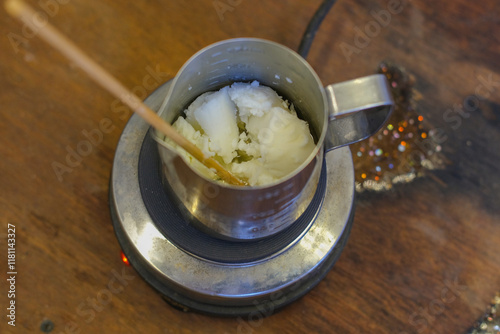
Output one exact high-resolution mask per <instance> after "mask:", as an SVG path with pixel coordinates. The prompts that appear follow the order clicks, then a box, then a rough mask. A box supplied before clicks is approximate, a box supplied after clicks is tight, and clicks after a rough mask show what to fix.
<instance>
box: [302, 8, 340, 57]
mask: <svg viewBox="0 0 500 334" xmlns="http://www.w3.org/2000/svg"><path fill="white" fill-rule="evenodd" d="M336 2H337V0H324V1H323V2H322V3H321V5H320V6H319V8H318V10H317V11H316V13H314V15H313V17H312V18H311V21H309V24H308V25H307V28H306V31H305V32H304V35H303V36H302V40H301V41H300V45H299V51H298V53H299V54H300V55H301V56H302V57H303V58H306V57H307V54H308V53H309V49H310V48H311V44H312V42H313V39H314V36H315V35H316V32H317V31H318V28H319V26H320V25H321V22H323V19H324V18H325V16H326V14H328V12H329V11H330V8H332V6H333V5H334V4H335V3H336Z"/></svg>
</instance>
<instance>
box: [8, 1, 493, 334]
mask: <svg viewBox="0 0 500 334" xmlns="http://www.w3.org/2000/svg"><path fill="white" fill-rule="evenodd" d="M29 3H31V4H32V5H33V6H34V7H36V8H37V9H38V10H40V11H42V12H43V13H46V16H47V17H49V19H50V21H51V22H52V23H53V24H54V25H55V26H57V27H59V28H60V29H61V30H62V31H63V32H64V33H65V34H67V35H69V36H71V38H72V39H73V40H74V41H75V42H76V43H77V44H78V45H80V46H81V47H82V48H83V49H84V50H85V51H86V52H88V53H89V54H90V55H91V56H92V57H94V58H95V59H96V60H97V61H98V62H99V63H100V64H102V65H103V66H104V67H105V68H107V69H108V70H109V71H110V72H111V73H112V74H113V75H115V76H116V77H117V78H118V79H119V80H121V81H122V82H123V83H124V84H125V85H126V86H127V87H129V88H133V89H134V91H135V92H136V93H137V94H139V95H141V96H143V97H145V96H146V95H148V94H150V93H151V92H152V91H153V90H154V89H155V88H156V87H158V86H159V85H161V84H162V83H163V82H165V81H167V80H168V79H169V78H172V77H173V76H174V75H175V73H176V71H177V70H178V69H179V68H180V67H181V66H182V64H183V63H184V62H185V61H186V60H187V59H188V58H189V57H190V56H191V55H192V54H193V53H195V52H196V51H197V50H199V49H200V48H202V47H204V46H206V45H208V44H210V43H212V42H216V41H219V40H222V39H227V38H232V37H241V36H254V37H261V38H266V39H270V40H273V41H277V42H279V43H282V44H284V45H286V46H289V47H291V48H293V49H296V48H297V47H298V45H299V42H300V37H301V35H302V33H303V31H304V29H305V26H306V25H307V23H308V20H309V19H310V17H311V16H312V14H313V13H314V11H315V9H316V8H317V6H318V5H319V4H320V1H319V0H316V1H305V0H297V1H273V2H267V1H261V0H258V1H246V0H236V1H235V0H231V1H230V0H220V1H211V0H210V1H208V0H205V1H196V2H195V1H144V0H139V1H108V0H105V1H95V0H91V1H82V0H72V1H66V0H65V1H63V0H41V1H40V2H38V1H34V0H30V1H29ZM382 10H384V11H385V13H386V14H387V13H389V14H390V17H389V16H387V15H386V16H383V14H380V13H381V11H382ZM374 13H375V14H374ZM377 13H378V14H377ZM381 15H382V16H381ZM0 16H1V22H2V24H1V25H0V36H2V38H1V39H0V44H1V50H2V52H1V53H0V105H1V106H2V107H1V113H2V118H3V121H2V122H1V123H0V124H1V125H0V129H1V130H0V135H1V139H2V145H1V148H0V152H1V153H0V156H1V160H2V162H1V164H0V182H1V183H0V188H1V189H2V191H1V196H0V209H1V212H2V215H1V222H2V225H1V231H0V235H1V241H0V244H1V245H2V246H1V247H0V249H2V255H1V259H2V260H1V263H2V266H1V277H2V279H1V283H0V290H1V293H0V294H1V296H2V297H1V298H0V302H1V307H0V308H1V309H2V310H3V311H2V320H1V323H0V332H1V333H38V332H42V331H41V325H42V323H43V322H44V321H46V320H48V319H49V320H50V321H51V322H52V323H53V324H54V328H53V330H52V332H53V333H398V334H401V333H464V332H465V331H466V330H467V329H468V328H469V327H470V326H471V325H472V324H473V323H474V321H475V320H476V319H477V318H479V317H480V316H481V315H482V313H483V311H484V310H485V308H486V306H487V304H488V303H489V302H490V300H491V298H492V297H493V296H494V294H495V292H496V291H498V290H499V288H500V275H499V272H500V270H499V269H500V256H499V254H500V224H499V220H500V205H499V200H500V195H499V194H500V168H499V166H500V150H499V146H498V143H499V142H500V62H499V55H500V21H499V17H500V4H499V3H498V1H495V0H485V1H482V2H473V1H472V2H471V1H464V0H447V1H440V2H430V1H427V2H425V1H421V0H413V1H409V0H408V1H405V2H402V3H398V1H396V0H392V1H382V0H375V1H368V0H357V1H344V0H342V1H339V2H338V3H337V4H336V5H335V6H334V7H333V9H332V11H331V12H330V13H329V15H328V16H327V17H326V19H325V21H324V23H323V25H322V26H321V29H320V30H319V32H318V34H317V36H316V39H315V41H314V44H313V47H312V49H311V52H310V55H309V57H308V60H309V62H310V63H311V64H312V66H313V67H314V68H315V69H316V71H317V72H318V73H319V75H320V77H321V79H322V80H323V82H324V83H325V84H326V83H333V82H340V81H343V80H347V79H352V78H355V77H359V76H363V75H367V74H371V73H373V72H374V71H375V69H376V67H377V65H378V64H379V63H380V61H382V60H385V59H388V60H391V61H393V62H394V63H396V64H398V65H400V66H402V67H404V68H406V70H407V72H408V73H410V74H411V75H413V77H414V78H415V86H414V87H415V90H416V91H418V92H419V94H420V95H421V98H420V99H419V100H418V101H417V104H416V109H417V111H418V113H419V114H421V115H423V116H424V117H425V118H426V120H428V122H429V126H431V127H432V128H435V129H442V131H443V134H444V135H446V140H445V141H444V142H443V143H442V147H443V149H442V154H443V155H444V156H445V157H446V160H447V162H448V163H447V164H446V166H445V168H444V169H441V170H437V171H433V172H432V173H431V174H432V177H422V178H419V179H417V180H415V181H414V182H411V183H409V184H404V185H398V186H396V187H394V188H393V189H392V190H390V191H387V192H382V193H378V194H372V193H366V192H365V193H363V194H361V195H359V196H358V201H357V203H358V204H357V209H356V216H355V221H354V227H353V230H352V234H351V236H350V239H349V242H348V244H347V246H346V248H345V250H344V252H343V254H342V256H341V257H340V260H339V261H338V262H337V264H336V265H335V266H334V268H333V269H332V270H331V272H330V273H329V274H328V275H327V277H326V278H325V279H324V280H323V281H322V282H321V283H320V284H319V285H318V286H317V287H316V288H315V289H313V290H312V291H311V292H310V293H309V294H307V295H306V296H305V297H304V298H302V299H300V300H299V301H297V302H295V303H293V304H292V305H290V306H288V307H286V308H285V309H284V310H283V311H282V312H279V313H278V314H275V315H273V316H271V317H269V318H265V319H261V318H256V319H245V318H239V319H228V318H217V317H209V316H204V315H200V314H196V313H183V312H181V311H178V310H176V309H174V308H172V307H170V306H169V305H167V304H166V303H165V302H164V300H163V299H162V298H161V297H160V296H159V295H158V294H157V293H156V292H155V291H154V290H153V289H152V288H151V287H150V286H149V285H148V284H146V283H145V282H144V281H143V280H142V279H141V278H140V277H139V276H138V275H137V273H136V272H135V271H134V269H133V268H132V267H126V266H124V265H123V263H122V262H121V258H120V247H119V245H118V242H117V240H116V238H115V235H114V232H113V228H112V225H111V218H110V212H109V207H108V190H109V188H108V182H109V177H110V171H111V166H112V162H113V154H114V151H115V148H116V145H117V143H118V139H119V136H120V133H121V130H122V129H123V128H124V126H125V124H126V122H127V119H128V118H129V116H130V113H129V112H128V111H127V110H126V109H124V108H123V106H122V105H121V104H120V103H119V102H118V101H117V100H115V98H114V97H112V96H110V95H109V94H108V93H106V92H105V91H103V90H102V89H100V88H98V87H96V86H95V85H94V84H93V82H91V81H90V79H88V78H87V76H86V75H85V74H83V73H82V72H81V71H80V70H79V69H77V68H75V66H74V65H73V64H71V63H70V62H68V61H66V60H65V59H64V58H63V57H62V56H61V55H60V54H58V53H57V52H56V51H54V50H53V49H51V48H50V47H49V46H47V45H46V44H44V43H43V42H42V41H40V40H39V39H37V38H36V37H34V36H33V32H31V31H29V30H27V29H23V27H22V25H20V24H19V23H18V22H16V21H14V20H13V19H11V18H9V17H7V15H6V13H5V12H4V10H1V11H0ZM376 17H378V20H379V21H377V19H376ZM39 18H40V19H43V17H42V16H41V17H39ZM374 22H375V23H374ZM376 22H380V23H376ZM377 24H378V29H377ZM365 29H372V30H365ZM359 31H368V32H369V35H366V36H367V37H368V38H365V39H364V40H363V39H362V38H361V39H360V38H359V36H358V35H357V34H360V33H359ZM365 34H366V33H365ZM357 36H358V37H357ZM341 45H343V46H344V48H342V47H341ZM347 45H349V46H350V48H349V47H348V48H345V47H346V46H347ZM343 50H344V51H343ZM345 50H351V51H352V54H351V53H350V52H347V51H345ZM474 97H476V98H475V99H474ZM464 101H465V102H464ZM473 102H477V103H478V105H476V106H474V105H472V107H471V108H470V109H471V110H472V111H470V112H467V114H465V113H460V112H459V110H460V108H458V109H456V110H455V111H449V112H447V110H448V109H452V110H453V108H454V107H455V106H460V105H463V104H464V103H473ZM462 110H463V108H462ZM465 115H467V116H465ZM89 138H92V139H90V140H89ZM88 143H90V145H89V144H88ZM72 152H73V153H72ZM74 152H76V153H80V154H79V155H78V156H76V155H75V153H74ZM63 166H64V167H63ZM8 224H12V225H14V226H15V232H16V233H15V242H16V245H15V249H16V253H15V254H16V262H15V266H16V267H15V270H16V272H17V275H16V277H15V278H16V280H15V302H16V322H15V324H16V326H15V327H11V326H8V325H7V321H8V320H9V319H8V318H6V315H7V314H8V310H6V308H7V307H9V304H8V303H9V302H10V300H12V298H9V299H8V298H7V292H8V290H9V286H10V285H8V284H6V279H5V276H6V275H7V274H6V273H7V272H8V270H9V269H8V268H7V244H6V241H7V232H8ZM116 275H119V276H120V277H121V280H119V281H120V284H119V285H118V286H115V287H114V290H113V291H114V293H112V294H110V293H109V291H110V286H109V283H110V282H112V281H113V282H116V281H117V279H116V278H114V277H116ZM9 277H10V276H9ZM46 324H47V323H45V328H44V329H45V330H47V329H50V324H49V325H46Z"/></svg>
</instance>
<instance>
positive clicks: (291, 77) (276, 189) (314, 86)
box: [153, 38, 394, 241]
mask: <svg viewBox="0 0 500 334" xmlns="http://www.w3.org/2000/svg"><path fill="white" fill-rule="evenodd" d="M253 80H258V81H259V82H260V83H261V84H262V85H266V86H269V87H271V88H273V89H274V90H276V91H277V92H278V94H279V95H281V96H283V97H284V98H286V99H288V100H289V101H290V102H292V103H293V104H294V106H295V108H296V109H297V110H298V113H299V116H300V117H301V118H303V119H305V120H306V121H307V122H308V124H309V128H310V130H311V131H312V133H313V136H314V137H315V139H316V147H315V149H314V150H313V152H311V154H310V155H309V157H308V158H307V159H306V160H305V161H304V163H302V165H300V166H299V167H298V168H297V169H296V170H295V171H294V172H293V173H291V174H290V175H288V176H287V177H285V178H283V179H281V180H279V182H277V183H274V184H270V185H266V186H254V187H238V186H232V185H227V184H221V183H219V182H216V181H213V180H209V179H207V178H205V177H204V176H202V175H201V174H199V173H198V172H197V171H196V170H194V169H192V168H191V167H190V165H189V164H188V163H187V162H186V161H185V160H184V159H183V158H182V157H181V156H180V155H178V153H177V151H176V149H175V148H174V147H172V146H171V145H169V144H168V143H166V142H165V141H163V140H162V139H163V138H164V136H162V135H161V134H159V133H154V134H153V135H154V137H155V139H156V141H157V142H158V149H159V153H160V156H161V161H162V173H163V177H164V181H165V182H166V183H168V184H166V187H167V188H168V189H169V191H171V193H172V194H173V197H174V199H175V200H177V201H178V202H179V206H180V208H181V211H182V212H183V214H184V216H185V218H186V219H187V220H188V221H190V222H191V223H193V224H196V226H198V227H200V228H202V229H204V230H205V231H206V232H209V233H212V234H213V235H215V236H218V237H222V238H227V239H233V240H242V241H243V240H254V239H258V238H263V237H267V236H270V235H273V234H275V233H277V232H279V231H281V230H283V229H285V228H286V227H288V226H290V225H291V224H292V223H293V222H295V221H296V220H297V218H299V217H300V215H301V214H302V213H303V212H304V211H305V209H306V208H307V206H308V205H309V204H310V202H311V200H312V198H313V195H314V193H315V191H316V187H317V185H318V181H319V176H320V173H321V168H322V162H323V156H324V154H325V152H328V151H329V150H332V149H334V148H337V147H341V146H345V145H349V144H352V143H355V142H357V141H360V140H363V139H365V138H367V137H369V136H371V135H372V134H374V133H375V132H376V131H377V130H378V129H379V128H380V127H381V126H382V125H383V124H384V122H385V121H386V119H387V118H388V116H389V114H390V113H391V111H392V108H393V104H394V102H393V99H392V96H391V94H390V90H389V88H388V84H387V80H386V78H385V76H383V75H371V76H367V77H363V78H359V79H354V80H351V81H346V82H342V83H338V84H334V85H329V86H326V87H324V86H323V84H322V83H321V81H320V79H319V78H318V76H317V74H316V73H315V72H314V70H313V69H312V67H311V66H310V65H309V64H308V63H307V62H306V61H305V60H304V59H303V58H302V57H301V56H300V55H298V54H297V53H296V52H294V51H293V50H291V49H289V48H287V47H285V46H283V45H281V44H278V43H275V42H271V41H267V40H263V39H256V38H237V39H230V40H225V41H221V42H218V43H215V44H212V45H210V46H208V47H206V48H204V49H202V50H201V51H199V52H198V53H196V54H195V55H194V56H193V57H192V58H191V59H189V60H188V61H187V62H186V63H185V64H184V66H183V67H182V68H181V69H180V71H179V72H178V73H177V75H176V77H175V78H174V79H173V81H172V84H171V86H170V90H169V92H168V94H167V96H166V98H165V101H164V102H163V104H162V106H161V107H160V110H159V115H160V116H161V117H162V118H163V119H165V120H166V121H167V122H170V123H172V122H173V121H175V119H176V118H177V117H178V116H179V115H180V114H181V113H182V112H183V111H184V110H185V108H186V107H187V106H188V105H189V104H190V103H191V102H192V101H193V100H194V99H195V98H196V97H198V96H199V95H201V94H202V93H204V92H207V91H215V90H218V89H220V88H222V87H224V86H227V85H229V84H231V83H233V82H239V81H245V82H248V81H253ZM353 182H354V180H353Z"/></svg>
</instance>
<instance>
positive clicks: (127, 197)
mask: <svg viewBox="0 0 500 334" xmlns="http://www.w3.org/2000/svg"><path fill="white" fill-rule="evenodd" d="M167 86H168V85H164V86H162V87H161V88H160V89H158V90H157V91H156V92H155V93H154V94H153V95H152V96H150V97H149V98H148V99H147V100H146V103H147V104H148V105H149V106H151V108H153V109H157V108H158V106H159V104H160V102H161V101H160V100H161V99H162V98H163V97H164V96H165V91H166V88H167ZM147 130H148V126H147V125H146V124H145V123H144V122H143V121H142V120H140V119H139V118H138V117H136V116H132V118H131V120H130V121H129V123H128V124H127V126H126V128H125V130H124V131H123V134H122V136H121V138H120V142H119V145H118V147H117V150H116V154H115V160H114V164H113V171H112V177H111V200H112V206H113V207H114V208H115V209H116V215H117V217H116V218H117V221H118V224H119V228H120V230H121V231H122V232H123V234H124V236H125V237H126V239H127V240H128V241H129V242H128V243H127V244H130V245H131V246H130V247H131V248H132V251H133V252H134V253H136V254H137V256H138V257H139V258H141V259H142V263H143V264H144V266H146V267H147V270H148V272H149V274H150V275H152V276H154V277H155V278H156V279H157V280H159V281H160V282H162V283H163V284H165V286H168V287H171V288H172V289H174V291H178V292H179V293H182V294H184V295H187V296H191V297H192V298H196V300H198V301H201V302H206V303H210V304H214V305H217V304H220V305H253V304H254V303H255V302H256V301H259V300H264V299H266V298H267V299H269V298H272V296H273V292H276V291H278V290H280V291H282V289H286V288H293V287H294V286H296V285H295V284H296V283H300V282H302V281H303V280H306V279H308V278H310V277H311V275H314V274H315V270H316V269H317V268H318V266H320V265H321V264H322V263H323V261H325V259H327V258H328V256H329V254H330V253H331V252H332V249H333V248H334V247H335V245H336V243H337V242H338V240H339V237H340V236H341V235H342V233H343V231H344V229H345V227H346V224H347V222H348V221H349V218H350V216H351V213H352V210H353V199H354V171H353V165H352V158H351V154H350V150H349V149H348V148H340V149H338V150H334V151H331V152H329V153H327V154H326V156H325V159H326V165H327V190H326V194H325V198H324V200H323V204H322V207H321V209H320V211H319V212H318V214H317V216H316V219H315V221H314V223H313V224H312V226H311V227H310V229H309V230H307V231H304V235H303V236H301V237H300V238H299V239H298V240H296V241H295V243H292V244H290V246H289V247H288V248H285V249H283V250H281V251H279V252H278V253H276V254H274V255H273V256H270V257H268V258H266V259H263V260H261V261H258V262H255V263H245V264H239V265H236V264H227V263H226V264H224V263H217V262H214V261H207V260H205V259H203V258H200V257H195V256H193V255H191V254H188V253H187V252H185V251H184V250H182V249H179V248H177V247H176V246H175V245H173V244H172V243H171V242H170V241H169V240H167V239H166V238H165V237H164V236H163V235H162V234H161V233H160V232H159V230H158V229H157V227H156V226H155V224H154V223H153V222H152V221H151V218H150V217H149V215H148V212H147V210H146V208H145V206H144V203H143V201H142V198H141V194H140V190H139V184H138V182H139V181H138V178H137V165H138V159H139V151H140V146H141V143H142V141H143V138H144V136H145V134H146V132H147Z"/></svg>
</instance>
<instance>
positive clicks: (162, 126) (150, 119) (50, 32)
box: [5, 0, 245, 186]
mask: <svg viewBox="0 0 500 334" xmlns="http://www.w3.org/2000/svg"><path fill="white" fill-rule="evenodd" d="M5 9H6V10H7V12H8V13H9V14H10V15H11V16H13V17H15V18H17V19H19V20H20V21H22V22H23V23H24V24H26V25H27V26H28V27H30V28H31V29H33V31H36V32H37V33H38V35H39V36H40V37H41V38H42V39H44V40H45V41H46V42H47V43H49V44H50V45H51V46H53V47H54V48H55V49H57V50H58V51H59V52H61V53H62V54H63V55H65V56H66V58H68V59H69V60H71V61H72V62H74V63H76V64H77V65H78V66H79V67H80V68H81V69H82V70H83V71H85V72H86V73H87V74H88V75H89V76H90V77H91V78H92V79H94V81H95V82H97V83H98V84H99V85H101V86H102V87H103V88H104V89H106V90H108V91H109V92H110V93H111V94H113V95H114V96H116V97H117V98H119V99H120V100H121V101H122V102H123V103H125V104H126V105H128V106H129V107H130V109H132V110H133V111H134V112H135V113H136V114H139V116H141V117H142V118H143V119H144V120H145V121H146V122H147V123H148V124H149V125H151V126H152V127H154V128H155V129H157V130H158V131H160V132H161V133H163V134H164V135H165V136H167V138H170V139H171V140H172V141H173V142H174V143H176V144H177V145H179V146H180V147H182V148H183V149H185V150H186V151H187V152H188V153H189V154H191V155H192V156H193V157H195V159H197V160H199V161H200V162H201V163H202V164H204V165H205V166H207V167H208V168H210V169H215V171H216V173H217V175H218V176H219V177H220V178H221V179H222V180H224V181H226V182H227V183H229V184H233V185H239V186H242V185H245V184H244V183H243V182H242V181H240V180H239V179H238V178H236V177H235V176H234V175H232V174H231V173H229V172H228V171H227V170H226V169H225V168H224V167H222V166H221V165H220V164H219V163H218V162H217V161H215V160H214V159H212V158H210V157H206V156H205V155H204V154H203V152H202V151H201V150H200V149H199V148H198V147H196V146H195V145H194V144H193V143H191V142H190V141H189V140H187V139H186V138H185V137H184V136H182V135H181V134H180V133H178V132H177V131H176V130H175V129H174V128H173V127H172V126H171V125H170V124H168V123H167V122H166V121H164V120H163V119H162V118H161V117H160V116H158V115H157V114H156V113H155V112H154V111H153V110H151V109H150V108H149V107H148V106H146V105H145V104H144V103H143V102H142V100H141V99H140V98H138V97H137V96H136V95H135V94H134V93H132V92H131V91H130V90H128V89H127V88H126V87H125V86H124V85H123V84H121V83H120V82H119V81H118V80H117V79H116V78H114V77H113V76H112V75H111V74H109V73H108V72H107V71H106V70H105V69H104V68H102V67H101V66H100V65H99V64H97V63H96V62H95V61H93V60H92V59H91V58H90V57H88V56H87V55H85V53H83V51H81V50H80V49H79V48H78V47H77V46H76V45H75V44H74V43H73V42H72V41H70V40H69V39H68V38H66V37H65V36H64V35H62V34H61V33H60V32H59V31H58V30H57V29H56V28H54V27H53V26H52V25H50V24H49V23H41V22H40V21H38V24H37V23H35V22H37V21H36V17H37V16H36V15H37V13H36V12H35V11H34V10H33V8H31V7H30V6H29V5H27V4H25V3H24V2H23V1H21V0H7V1H6V2H5Z"/></svg>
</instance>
